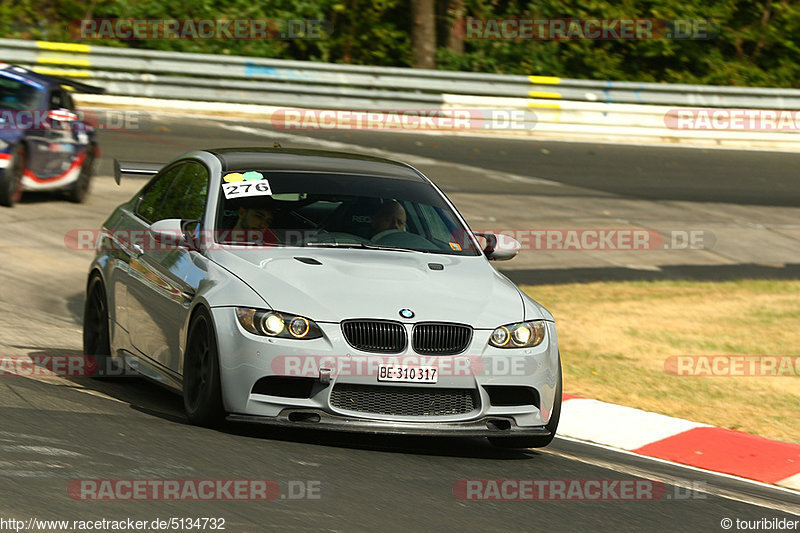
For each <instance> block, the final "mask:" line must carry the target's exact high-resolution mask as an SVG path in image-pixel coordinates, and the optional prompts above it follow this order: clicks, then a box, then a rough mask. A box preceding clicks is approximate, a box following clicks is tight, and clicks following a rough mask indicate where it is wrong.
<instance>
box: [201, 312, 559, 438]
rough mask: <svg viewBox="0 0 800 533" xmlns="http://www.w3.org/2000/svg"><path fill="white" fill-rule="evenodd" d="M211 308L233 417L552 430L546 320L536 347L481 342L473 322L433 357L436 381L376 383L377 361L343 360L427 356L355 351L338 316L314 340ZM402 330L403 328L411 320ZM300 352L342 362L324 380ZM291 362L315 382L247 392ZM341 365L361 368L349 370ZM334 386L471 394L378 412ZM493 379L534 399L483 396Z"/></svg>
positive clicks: (408, 430)
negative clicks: (467, 335) (270, 330)
mask: <svg viewBox="0 0 800 533" xmlns="http://www.w3.org/2000/svg"><path fill="white" fill-rule="evenodd" d="M212 315H213V319H214V323H215V327H216V331H217V343H218V348H219V362H220V378H221V385H222V393H223V403H224V407H225V410H226V411H227V412H228V413H233V414H231V415H230V417H229V419H230V420H236V421H241V422H252V423H261V424H270V425H279V426H292V427H309V428H318V429H330V430H337V431H357V432H365V433H395V434H408V435H454V436H455V435H462V436H492V437H494V436H498V437H499V436H546V435H548V433H549V432H548V430H547V429H545V425H546V424H547V423H548V421H549V420H550V415H551V412H552V410H553V407H554V404H555V401H556V398H555V391H556V387H557V385H558V379H559V364H558V358H559V356H558V343H557V337H556V331H555V325H554V324H553V323H552V322H547V327H548V331H547V335H546V336H545V340H544V342H542V344H540V345H539V346H536V347H535V348H525V349H511V350H503V349H499V348H494V347H491V346H489V344H488V339H489V335H490V334H491V331H489V330H475V331H474V334H473V337H472V342H471V344H470V346H469V347H468V348H467V350H466V351H465V352H464V353H463V354H460V355H456V356H444V357H439V358H434V359H435V361H436V362H435V363H434V364H435V365H439V367H440V370H441V372H440V375H439V379H438V382H436V383H431V384H427V383H426V384H419V383H386V382H379V381H378V380H377V372H376V371H375V370H374V369H375V368H376V366H375V365H370V364H366V365H358V364H350V363H353V362H354V360H358V359H360V360H364V359H367V360H370V359H382V360H386V359H387V358H397V359H400V360H403V359H404V358H406V357H411V358H414V357H417V358H424V357H425V356H420V355H417V354H415V353H414V352H413V350H412V348H411V347H410V346H409V347H407V348H406V350H405V351H404V352H403V353H401V354H396V355H392V356H386V355H381V354H370V353H365V352H361V351H359V350H356V349H354V348H352V347H351V346H350V345H349V344H348V343H347V341H346V340H345V339H344V336H343V334H342V330H341V327H340V325H339V324H336V323H320V324H319V326H320V328H321V329H322V330H323V337H322V338H319V339H313V340H307V341H305V340H304V341H299V340H294V339H275V338H267V337H262V336H257V335H253V334H250V333H248V332H246V331H245V330H244V329H243V328H242V327H241V326H240V325H239V323H238V320H236V318H235V311H234V308H232V307H219V308H212ZM408 328H409V334H410V328H411V324H410V323H409V324H408ZM409 338H410V337H409ZM303 358H308V360H309V361H312V362H314V361H319V360H320V359H326V360H331V359H333V360H336V361H339V362H341V363H342V364H341V365H338V366H337V367H336V368H337V369H338V370H344V371H338V370H335V371H334V372H333V374H331V375H330V377H329V380H328V379H325V378H324V377H323V376H322V375H320V374H314V373H313V372H312V373H310V374H309V373H308V372H307V371H306V370H305V365H304V363H303V361H305V360H304V359H303ZM288 360H292V361H293V362H294V363H296V364H294V365H293V366H292V367H291V369H293V370H297V369H300V370H303V374H302V376H303V377H304V378H306V379H311V380H313V381H314V384H313V387H312V388H311V392H310V393H309V394H308V395H307V396H305V397H287V396H276V395H271V394H266V393H254V392H253V389H254V386H255V385H256V382H257V381H259V380H260V379H261V378H265V377H270V376H291V375H293V374H292V372H290V370H291V369H290V368H289V366H288V365H286V364H285V362H286V361H288ZM464 360H467V363H468V364H467V365H466V366H464V365H461V364H459V362H463V361H464ZM298 361H300V362H298ZM373 362H374V361H373ZM312 366H313V365H312ZM464 368H468V372H463V369H464ZM348 369H350V370H353V369H359V370H357V371H352V372H347V371H346V370H348ZM361 369H366V370H364V371H362V370H361ZM448 369H449V370H451V371H448ZM295 375H296V374H295ZM339 385H342V386H343V387H344V386H349V387H355V388H358V389H359V390H364V389H370V388H371V387H372V388H374V390H375V391H376V393H378V394H379V393H380V392H379V391H377V389H379V388H383V389H386V388H391V389H394V390H404V391H405V392H408V393H413V392H421V393H422V394H425V393H433V394H439V393H446V392H447V391H451V392H452V391H461V392H464V391H468V393H469V395H470V396H471V397H472V398H473V400H474V401H473V402H472V403H470V404H469V405H470V406H469V408H467V409H464V410H463V411H460V412H455V411H453V412H437V413H434V414H431V413H425V414H415V415H409V414H402V415H400V414H385V412H369V411H365V410H362V409H350V408H346V407H343V405H342V402H341V401H339V402H335V401H332V398H333V396H334V394H333V392H334V389H336V388H337V386H339ZM493 387H495V388H496V387H520V388H526V389H533V390H535V391H536V396H537V397H538V400H537V401H536V402H532V403H530V404H516V405H509V404H507V403H504V402H494V403H493V401H492V398H493V397H492V396H491V394H490V392H491V389H492V388H493ZM257 390H258V389H257ZM338 390H342V389H338ZM494 398H495V399H496V397H494ZM417 412H419V410H417Z"/></svg>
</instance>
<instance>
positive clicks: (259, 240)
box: [230, 199, 277, 244]
mask: <svg viewBox="0 0 800 533" xmlns="http://www.w3.org/2000/svg"><path fill="white" fill-rule="evenodd" d="M237 203H238V204H239V208H238V209H237V214H238V216H239V218H238V219H237V220H236V224H235V225H234V226H233V230H232V231H230V237H231V240H232V241H235V242H250V243H254V244H274V243H276V242H277V239H276V236H275V234H274V233H273V232H272V230H271V227H272V224H273V222H274V220H275V207H274V206H273V205H271V204H270V203H268V202H265V201H263V200H261V199H258V200H255V199H243V200H242V201H240V202H237Z"/></svg>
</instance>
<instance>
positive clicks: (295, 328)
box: [236, 307, 322, 339]
mask: <svg viewBox="0 0 800 533" xmlns="http://www.w3.org/2000/svg"><path fill="white" fill-rule="evenodd" d="M236 318H237V319H238V320H239V324H241V325H242V327H243V328H244V329H246V330H247V331H249V332H250V333H252V334H253V335H265V336H267V337H280V338H283V339H318V338H320V337H322V330H321V329H319V326H318V325H316V324H315V323H314V321H313V320H309V319H307V318H305V317H302V316H297V315H290V314H288V313H280V312H278V311H266V310H262V309H251V308H249V307H237V308H236Z"/></svg>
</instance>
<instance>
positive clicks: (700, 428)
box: [558, 394, 800, 490]
mask: <svg viewBox="0 0 800 533" xmlns="http://www.w3.org/2000/svg"><path fill="white" fill-rule="evenodd" d="M563 398H564V403H563V405H562V407H561V420H560V422H559V424H558V435H561V436H564V437H570V438H573V439H577V440H582V441H589V442H595V443H598V444H603V445H605V446H610V447H612V448H619V449H623V450H627V451H630V452H633V453H637V454H640V455H646V456H649V457H657V458H659V459H665V460H667V461H672V462H675V463H679V464H684V465H689V466H693V467H697V468H702V469H705V470H710V471H713V472H720V473H723V474H730V475H733V476H738V477H743V478H747V479H752V480H755V481H760V482H763V483H770V484H774V485H779V486H781V487H785V488H788V489H793V490H800V445H798V444H792V443H789V442H781V441H776V440H770V439H765V438H764V437H759V436H756V435H750V434H748V433H742V432H741V431H734V430H731V429H724V428H719V427H714V426H710V425H708V424H700V423H697V422H690V421H688V420H682V419H680V418H674V417H671V416H666V415H660V414H657V413H650V412H647V411H641V410H639V409H634V408H632V407H624V406H621V405H614V404H611V403H605V402H600V401H597V400H590V399H587V398H579V397H576V396H571V395H568V394H565V395H564V397H563Z"/></svg>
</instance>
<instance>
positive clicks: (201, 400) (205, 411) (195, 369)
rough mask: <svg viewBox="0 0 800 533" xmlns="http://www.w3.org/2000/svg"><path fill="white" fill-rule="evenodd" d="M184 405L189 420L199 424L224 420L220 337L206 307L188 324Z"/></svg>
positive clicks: (184, 371)
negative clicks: (219, 349)
mask: <svg viewBox="0 0 800 533" xmlns="http://www.w3.org/2000/svg"><path fill="white" fill-rule="evenodd" d="M183 406H184V409H185V410H186V417H187V418H188V419H189V422H191V423H192V424H195V425H198V426H205V427H216V426H219V425H220V424H222V422H223V421H224V419H225V409H224V408H223V406H222V386H221V385H220V378H219V355H218V351H217V337H216V335H215V333H214V325H213V322H212V321H211V316H210V315H209V313H208V311H206V310H205V309H201V310H199V311H198V312H197V314H196V315H195V316H194V317H193V318H192V322H191V324H190V325H189V335H188V337H187V342H186V357H185V359H184V365H183Z"/></svg>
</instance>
